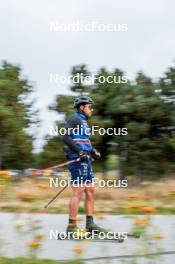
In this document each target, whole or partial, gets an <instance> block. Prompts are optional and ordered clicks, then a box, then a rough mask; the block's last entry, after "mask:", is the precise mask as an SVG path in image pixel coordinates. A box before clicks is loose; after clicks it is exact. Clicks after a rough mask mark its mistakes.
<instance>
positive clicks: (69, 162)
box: [44, 158, 80, 208]
mask: <svg viewBox="0 0 175 264" xmlns="http://www.w3.org/2000/svg"><path fill="white" fill-rule="evenodd" d="M78 161H80V158H78V159H75V160H70V161H68V162H65V163H61V164H59V165H56V166H52V167H50V168H47V170H51V169H54V168H60V167H63V166H66V165H68V164H71V163H75V162H78ZM68 185H69V183H67V184H66V185H65V186H64V187H63V188H62V189H61V190H60V191H59V192H58V193H57V194H56V195H55V196H54V197H53V198H52V199H51V200H50V201H49V202H48V203H47V204H46V205H45V206H44V208H48V206H49V205H50V204H51V203H52V202H53V201H55V199H56V198H57V197H58V196H59V195H60V194H61V193H62V192H63V191H64V190H65V189H66V188H67V187H68Z"/></svg>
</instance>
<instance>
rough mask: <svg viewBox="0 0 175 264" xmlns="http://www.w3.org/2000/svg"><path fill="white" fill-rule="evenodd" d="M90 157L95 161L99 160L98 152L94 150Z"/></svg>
mask: <svg viewBox="0 0 175 264" xmlns="http://www.w3.org/2000/svg"><path fill="white" fill-rule="evenodd" d="M92 157H93V158H94V159H95V160H99V159H100V158H101V154H100V152H99V151H98V150H96V149H95V148H94V149H93V151H92Z"/></svg>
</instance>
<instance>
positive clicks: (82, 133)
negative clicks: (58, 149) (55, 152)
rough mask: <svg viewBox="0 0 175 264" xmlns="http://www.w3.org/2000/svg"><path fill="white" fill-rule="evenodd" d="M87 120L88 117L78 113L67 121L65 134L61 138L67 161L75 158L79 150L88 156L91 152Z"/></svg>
mask: <svg viewBox="0 0 175 264" xmlns="http://www.w3.org/2000/svg"><path fill="white" fill-rule="evenodd" d="M87 120H88V117H87V116H86V115H84V114H82V113H79V112H77V113H76V114H74V115H73V116H71V117H70V118H69V119H68V120H67V123H66V126H65V127H66V130H67V133H66V135H65V136H64V137H63V141H64V143H65V145H66V147H65V153H66V156H67V157H68V158H69V159H74V158H77V157H78V153H79V152H80V151H81V150H83V151H86V152H87V153H88V154H91V152H92V145H91V142H90V137H91V134H90V128H89V126H88V123H87Z"/></svg>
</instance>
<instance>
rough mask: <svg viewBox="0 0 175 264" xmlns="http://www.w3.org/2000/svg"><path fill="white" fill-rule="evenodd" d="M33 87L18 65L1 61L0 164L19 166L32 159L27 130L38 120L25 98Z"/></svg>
mask: <svg viewBox="0 0 175 264" xmlns="http://www.w3.org/2000/svg"><path fill="white" fill-rule="evenodd" d="M32 91H33V90H32V86H31V85H30V84H29V82H28V81H27V80H26V79H24V78H22V77H21V69H20V68H19V67H17V66H14V65H12V64H8V63H6V62H4V63H3V65H2V67H1V68H0V94H1V96H0V168H15V169H22V168H25V167H27V166H29V164H30V163H31V162H32V141H33V137H32V136H31V135H30V134H29V133H28V132H27V131H28V130H29V128H30V125H31V124H35V123H36V122H38V120H37V117H36V116H37V115H36V112H33V110H32V108H33V104H32V102H29V100H28V101H27V99H28V96H29V95H30V94H31V93H32ZM34 114H35V115H34Z"/></svg>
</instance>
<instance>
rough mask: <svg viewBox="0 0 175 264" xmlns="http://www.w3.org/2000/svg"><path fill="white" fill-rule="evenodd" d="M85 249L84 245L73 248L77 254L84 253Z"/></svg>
mask: <svg viewBox="0 0 175 264" xmlns="http://www.w3.org/2000/svg"><path fill="white" fill-rule="evenodd" d="M84 251H85V250H84V248H83V247H74V248H73V252H75V253H77V254H81V253H83V252H84Z"/></svg>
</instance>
